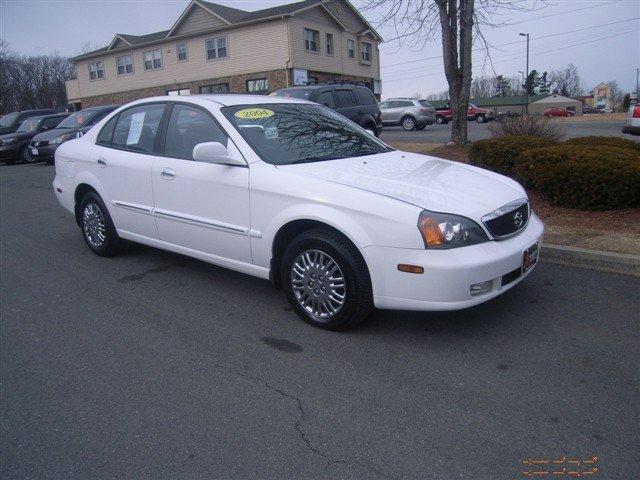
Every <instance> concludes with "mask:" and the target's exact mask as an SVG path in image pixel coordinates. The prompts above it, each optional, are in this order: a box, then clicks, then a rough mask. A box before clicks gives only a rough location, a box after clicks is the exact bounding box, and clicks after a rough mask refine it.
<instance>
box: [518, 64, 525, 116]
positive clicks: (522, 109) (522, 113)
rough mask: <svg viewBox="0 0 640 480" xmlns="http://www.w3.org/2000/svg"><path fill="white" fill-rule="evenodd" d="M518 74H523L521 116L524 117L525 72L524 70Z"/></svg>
mask: <svg viewBox="0 0 640 480" xmlns="http://www.w3.org/2000/svg"><path fill="white" fill-rule="evenodd" d="M518 73H521V74H522V94H521V95H520V96H521V97H522V107H521V108H520V114H521V115H524V87H525V85H524V72H523V71H522V70H518Z"/></svg>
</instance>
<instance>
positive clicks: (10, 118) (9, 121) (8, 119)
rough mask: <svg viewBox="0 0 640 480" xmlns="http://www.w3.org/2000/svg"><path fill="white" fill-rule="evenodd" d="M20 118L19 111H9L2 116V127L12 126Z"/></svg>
mask: <svg viewBox="0 0 640 480" xmlns="http://www.w3.org/2000/svg"><path fill="white" fill-rule="evenodd" d="M17 118H18V113H7V114H6V115H3V116H2V117H0V127H10V126H11V125H13V122H15V121H16V119H17Z"/></svg>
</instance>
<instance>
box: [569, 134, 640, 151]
mask: <svg viewBox="0 0 640 480" xmlns="http://www.w3.org/2000/svg"><path fill="white" fill-rule="evenodd" d="M564 143H565V144H566V145H574V146H584V147H616V148H625V149H629V150H635V151H637V152H640V142H634V141H633V140H627V139H626V138H619V137H579V138H572V139H571V140H567V141H566V142H564Z"/></svg>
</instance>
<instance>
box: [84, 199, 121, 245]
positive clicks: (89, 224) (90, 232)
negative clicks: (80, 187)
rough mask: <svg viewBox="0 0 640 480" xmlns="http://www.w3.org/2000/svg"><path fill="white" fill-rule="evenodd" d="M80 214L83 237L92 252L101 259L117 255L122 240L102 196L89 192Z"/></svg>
mask: <svg viewBox="0 0 640 480" xmlns="http://www.w3.org/2000/svg"><path fill="white" fill-rule="evenodd" d="M79 214H80V226H81V228H82V236H83V237H84V241H85V242H86V243H87V246H88V247H89V248H90V249H91V251H92V252H93V253H95V254H96V255H100V256H101V257H111V256H113V255H115V254H116V252H117V249H118V246H119V243H120V238H119V237H118V234H117V232H116V229H115V227H114V226H113V221H112V220H111V216H110V215H109V211H108V210H107V207H105V205H104V202H103V201H102V199H101V198H100V195H98V194H97V193H96V192H88V193H87V194H86V195H85V196H84V198H83V199H82V202H81V203H80V209H79Z"/></svg>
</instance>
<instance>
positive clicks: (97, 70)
mask: <svg viewBox="0 0 640 480" xmlns="http://www.w3.org/2000/svg"><path fill="white" fill-rule="evenodd" d="M100 78H104V62H103V61H102V60H100V61H99V62H93V63H90V64H89V79H90V80H98V79H100Z"/></svg>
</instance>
